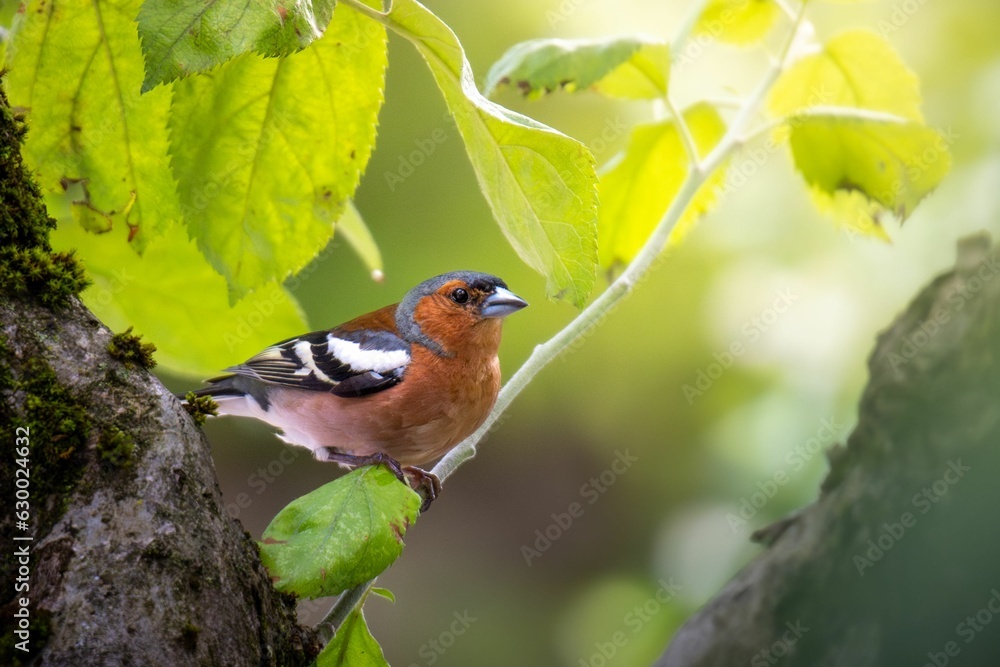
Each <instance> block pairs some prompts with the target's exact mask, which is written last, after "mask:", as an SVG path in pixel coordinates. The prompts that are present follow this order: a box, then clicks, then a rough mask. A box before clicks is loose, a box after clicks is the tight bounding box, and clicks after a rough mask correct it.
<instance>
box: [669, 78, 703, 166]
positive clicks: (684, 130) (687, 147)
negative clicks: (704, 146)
mask: <svg viewBox="0 0 1000 667" xmlns="http://www.w3.org/2000/svg"><path fill="white" fill-rule="evenodd" d="M662 99H663V103H664V104H665V105H666V107H667V109H668V110H669V111H670V114H671V115H672V116H673V117H674V123H675V124H676V125H677V132H678V134H680V135H681V143H682V144H683V145H684V152H685V153H687V156H688V163H689V164H690V165H691V169H692V170H694V171H701V155H699V153H698V145H697V144H696V143H695V142H694V136H693V135H692V134H691V127H690V126H689V125H688V123H687V119H686V118H684V114H682V113H681V112H680V111H679V110H678V109H677V105H675V104H674V102H673V100H671V99H670V94H669V93H668V94H667V95H664V96H663V98H662Z"/></svg>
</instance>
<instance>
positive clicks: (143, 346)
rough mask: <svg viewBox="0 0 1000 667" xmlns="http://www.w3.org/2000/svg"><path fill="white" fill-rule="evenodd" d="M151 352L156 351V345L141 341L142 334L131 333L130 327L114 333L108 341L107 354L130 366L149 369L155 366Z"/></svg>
mask: <svg viewBox="0 0 1000 667" xmlns="http://www.w3.org/2000/svg"><path fill="white" fill-rule="evenodd" d="M153 352H156V346H155V345H153V344H152V343H143V342H142V336H136V335H134V334H133V333H132V327H129V328H128V329H126V330H125V331H123V332H121V333H119V334H115V335H114V337H113V338H112V339H111V342H110V343H108V354H110V355H111V356H112V357H114V358H115V359H118V360H119V361H121V362H122V363H123V364H125V365H126V366H128V367H130V368H131V367H133V366H139V367H140V368H145V369H150V368H153V367H154V366H156V360H155V359H153Z"/></svg>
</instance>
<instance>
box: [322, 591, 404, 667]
mask: <svg viewBox="0 0 1000 667" xmlns="http://www.w3.org/2000/svg"><path fill="white" fill-rule="evenodd" d="M316 667H389V663H388V662H386V660H385V656H384V655H383V654H382V647H381V646H379V644H378V642H377V641H375V638H374V637H372V633H371V632H369V630H368V624H367V623H366V622H365V615H364V612H362V610H361V605H360V604H359V605H358V606H357V607H355V609H354V611H352V612H351V613H350V614H349V615H348V617H347V618H346V619H345V620H344V623H343V625H341V627H340V628H338V629H337V634H336V635H335V636H334V637H333V639H332V640H331V641H330V643H329V644H327V645H326V648H324V649H323V652H322V653H320V654H319V657H318V658H317V659H316Z"/></svg>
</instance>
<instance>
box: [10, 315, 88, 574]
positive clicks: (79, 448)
mask: <svg viewBox="0 0 1000 667" xmlns="http://www.w3.org/2000/svg"><path fill="white" fill-rule="evenodd" d="M23 354H24V355H25V356H28V358H27V359H26V360H23V359H21V360H16V359H15V358H14V352H13V350H12V348H11V346H10V344H9V342H8V341H7V340H6V339H4V337H3V336H2V335H0V421H3V422H4V423H7V424H10V425H11V426H12V427H13V428H21V429H23V430H22V431H19V432H18V435H19V436H21V435H24V436H25V437H27V438H28V444H29V450H28V451H29V455H28V458H29V460H30V467H31V497H32V499H33V502H32V505H31V509H32V521H31V524H32V528H33V529H34V534H35V535H36V536H38V537H40V536H43V535H46V534H47V533H48V532H49V531H50V530H51V528H52V526H53V525H54V524H55V523H56V521H58V520H59V518H60V517H61V516H62V514H63V512H64V511H65V508H66V505H67V503H68V502H69V499H70V497H71V496H72V494H73V492H74V490H75V489H76V486H77V483H78V482H79V479H80V476H81V475H82V474H83V470H84V463H83V460H84V453H85V452H86V449H87V441H88V439H89V437H90V431H91V427H92V424H91V419H90V417H89V416H88V414H87V411H86V409H85V408H84V406H83V405H82V404H81V403H80V402H78V401H77V400H76V399H75V398H74V397H73V395H72V394H70V392H69V391H68V390H67V389H66V388H65V387H63V386H62V385H61V384H60V383H59V379H58V378H57V377H56V374H55V373H54V372H53V371H52V368H51V367H49V365H48V364H47V363H45V361H43V359H42V358H41V355H39V354H37V353H36V354H31V353H30V352H23ZM15 362H16V363H15ZM12 368H19V369H21V370H20V372H19V373H18V375H17V376H15V375H14V374H13V373H12V372H11V369H12ZM15 465H16V464H15V461H14V458H13V457H2V458H0V483H2V484H0V485H2V486H3V488H8V489H9V488H13V487H14V475H15V472H14V471H15ZM6 556H7V554H6V553H5V557H4V558H3V560H2V565H0V569H2V570H3V572H2V574H3V575H5V576H6V575H9V574H10V573H11V572H12V571H13V570H12V569H11V568H13V567H14V563H13V561H12V560H10V559H9V558H7V557H6Z"/></svg>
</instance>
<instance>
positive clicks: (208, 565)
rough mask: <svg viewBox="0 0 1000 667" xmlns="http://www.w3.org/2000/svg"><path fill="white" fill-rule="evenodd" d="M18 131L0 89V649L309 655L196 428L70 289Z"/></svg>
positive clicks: (15, 657) (257, 661) (78, 660)
mask: <svg viewBox="0 0 1000 667" xmlns="http://www.w3.org/2000/svg"><path fill="white" fill-rule="evenodd" d="M22 134H23V129H22V127H21V124H20V122H19V121H18V120H17V119H16V118H15V117H14V114H13V113H12V111H11V110H10V108H9V107H8V105H7V101H6V98H5V97H4V96H3V94H2V92H0V223H2V224H0V287H2V292H0V424H2V427H3V428H2V432H3V437H4V455H3V457H2V459H0V472H2V479H3V489H4V494H5V496H6V497H5V498H4V503H5V505H6V506H7V508H8V509H7V510H5V511H4V513H3V515H2V516H3V518H2V520H0V529H2V534H3V542H4V551H3V553H4V556H3V558H2V570H3V576H4V581H5V582H8V584H5V587H4V590H5V591H6V594H5V595H4V598H3V602H4V607H3V612H4V613H3V625H4V628H3V650H2V653H0V663H2V664H10V665H16V664H26V663H28V662H29V661H32V660H33V661H34V664H40V665H73V666H78V665H169V666H175V665H227V666H232V665H279V664H280V665H299V664H307V663H308V662H310V661H311V659H312V658H313V657H314V656H315V654H316V651H317V646H316V642H315V638H314V635H313V634H312V632H311V631H309V630H307V629H304V628H301V627H300V626H299V625H298V624H297V622H296V617H295V605H294V601H293V600H292V599H291V598H289V597H287V596H283V595H280V594H279V593H277V592H276V591H275V590H274V588H273V587H272V586H271V583H270V580H269V578H268V575H267V573H266V571H265V570H264V568H263V566H262V565H261V563H260V560H259V558H258V554H257V548H256V545H255V544H254V542H253V541H252V540H251V538H250V536H249V535H248V534H247V533H245V532H244V531H243V529H242V527H241V526H240V524H239V523H238V522H237V521H235V520H233V519H231V518H230V517H229V516H228V515H227V513H226V511H225V509H224V506H223V503H222V497H221V493H220V491H219V487H218V484H217V481H216V477H215V470H214V467H213V464H212V459H211V454H210V451H209V447H208V444H207V442H206V440H205V437H204V436H203V434H202V433H201V431H200V430H199V429H198V427H197V426H196V425H195V423H194V422H193V420H192V418H191V417H190V416H189V415H188V414H187V413H186V412H185V411H184V409H183V408H182V407H181V404H180V402H179V401H178V400H177V399H176V398H174V397H173V396H172V395H171V394H170V393H169V392H168V391H166V389H165V388H164V387H163V386H162V385H161V384H160V382H159V381H158V380H157V379H156V378H155V377H154V376H153V375H151V374H150V373H149V372H148V371H147V370H146V369H145V368H143V367H142V358H141V357H142V355H141V350H138V349H132V350H131V356H130V352H129V350H128V349H125V350H124V351H123V350H122V349H121V348H122V346H123V345H124V346H125V347H126V348H127V347H128V346H129V345H130V344H131V343H129V341H125V342H124V343H119V344H118V348H117V349H116V350H114V351H115V354H112V353H111V352H110V351H109V345H110V343H111V342H112V335H111V332H110V331H108V330H107V328H105V327H104V326H103V325H101V323H100V322H99V321H98V320H97V319H96V318H95V317H94V316H93V315H92V314H91V313H90V312H89V311H88V310H87V309H86V308H85V307H84V306H83V305H82V304H81V303H80V302H79V300H78V299H77V298H76V297H75V296H73V294H72V293H73V292H75V291H78V289H79V287H80V286H81V285H82V280H81V277H82V274H80V272H79V270H78V268H77V267H76V265H75V260H74V259H72V257H69V256H66V255H60V254H59V253H53V252H52V251H51V249H50V248H49V246H48V240H47V234H48V229H49V228H51V226H52V225H53V224H54V223H53V222H52V221H51V220H50V219H49V218H48V217H47V216H46V215H45V213H44V208H43V207H42V205H41V201H40V199H39V197H38V190H37V188H36V187H35V186H34V185H33V184H32V183H31V182H30V179H29V178H28V176H27V174H26V172H25V171H24V169H23V166H22V164H21V160H20V154H19V145H20V138H21V135H22ZM179 268H180V267H179ZM132 343H134V341H133V342H132ZM123 360H125V361H123ZM126 362H127V363H126ZM19 438H24V440H20V439H19ZM18 447H27V450H23V449H22V451H21V452H17V448H18ZM24 454H27V455H26V456H25V455H24ZM23 471H26V472H23ZM16 490H19V491H21V496H20V498H21V499H22V503H24V504H21V505H19V506H17V507H16V508H15V501H16V499H17V496H15V493H16V492H17V491H16ZM25 490H26V491H27V495H26V496H25V493H24V491H25ZM25 497H26V498H27V502H24V498H25ZM15 509H16V510H17V511H18V512H25V514H23V515H20V514H17V513H15ZM22 519H23V520H24V523H21V521H22ZM25 552H28V553H30V557H23V556H22V554H24V553H25ZM15 585H17V586H18V588H15ZM15 591H16V592H15ZM12 593H13V597H12V598H11V597H9V596H10V595H11V594H12ZM25 615H26V616H25ZM18 631H19V632H18ZM25 637H27V641H25V642H24V643H22V640H23V639H24V638H25ZM24 648H27V649H28V650H27V651H24V650H22V649H24Z"/></svg>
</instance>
